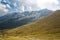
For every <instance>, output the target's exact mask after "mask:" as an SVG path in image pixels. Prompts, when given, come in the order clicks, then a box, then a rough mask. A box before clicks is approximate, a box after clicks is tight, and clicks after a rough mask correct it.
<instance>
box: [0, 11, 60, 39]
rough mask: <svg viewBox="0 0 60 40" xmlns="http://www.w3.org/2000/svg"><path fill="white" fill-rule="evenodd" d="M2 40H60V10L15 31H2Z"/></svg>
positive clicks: (0, 32) (14, 29) (0, 33)
mask: <svg viewBox="0 0 60 40" xmlns="http://www.w3.org/2000/svg"><path fill="white" fill-rule="evenodd" d="M0 35H2V36H1V37H0V39H2V40H60V10H57V11H55V12H52V13H51V14H49V15H47V16H45V17H44V18H42V19H39V20H37V21H36V22H32V23H29V24H26V25H23V26H19V27H17V28H13V29H5V30H0Z"/></svg>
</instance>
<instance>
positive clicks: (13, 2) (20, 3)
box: [0, 0, 60, 12]
mask: <svg viewBox="0 0 60 40" xmlns="http://www.w3.org/2000/svg"><path fill="white" fill-rule="evenodd" d="M5 2H7V3H8V4H6V5H5V4H2V5H3V6H2V7H3V8H4V9H5V8H6V9H8V10H9V11H22V12H23V11H33V10H34V11H36V10H40V9H44V8H47V9H50V10H56V9H60V6H59V4H60V3H59V2H58V0H5ZM0 7H1V6H0Z"/></svg>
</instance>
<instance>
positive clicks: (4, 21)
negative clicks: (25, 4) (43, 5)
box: [0, 9, 52, 29]
mask: <svg viewBox="0 0 60 40" xmlns="http://www.w3.org/2000/svg"><path fill="white" fill-rule="evenodd" d="M51 12H52V11H51V10H48V9H43V10H40V11H31V12H29V11H25V12H22V13H20V12H13V13H8V14H6V15H4V16H2V17H0V29H5V28H14V27H17V26H21V25H24V24H27V23H30V22H34V21H36V20H37V19H40V18H41V17H44V16H47V15H48V14H50V13H51Z"/></svg>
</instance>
